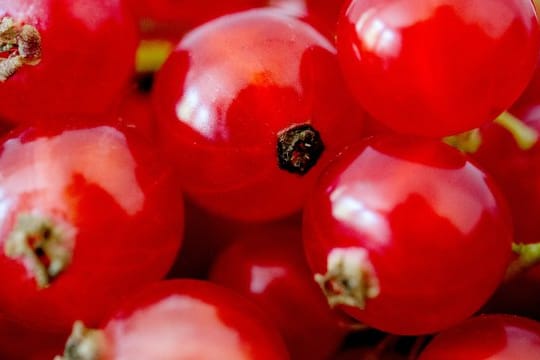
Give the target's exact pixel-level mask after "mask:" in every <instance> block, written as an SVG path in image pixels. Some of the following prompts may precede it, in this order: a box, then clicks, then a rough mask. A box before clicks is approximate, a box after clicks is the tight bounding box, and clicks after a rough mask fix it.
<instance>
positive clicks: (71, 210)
mask: <svg viewBox="0 0 540 360" xmlns="http://www.w3.org/2000/svg"><path fill="white" fill-rule="evenodd" d="M134 135H135V134H131V133H129V132H128V131H121V130H120V129H119V128H114V127H111V126H106V125H103V126H95V127H85V126H82V125H81V126H80V127H78V128H71V129H69V130H52V129H47V130H43V129H37V128H30V129H26V130H23V131H20V132H19V133H16V134H13V135H10V136H9V137H7V138H5V139H4V140H3V141H2V143H1V146H2V147H1V151H0V173H1V174H2V175H1V177H0V195H1V196H0V209H1V212H0V282H1V283H2V287H1V289H0V312H3V313H4V314H5V315H6V316H7V317H9V318H12V319H16V320H18V321H20V322H22V323H23V324H26V326H28V327H30V328H36V329H42V330H43V331H62V330H66V329H69V328H71V325H72V324H73V321H75V320H76V319H83V320H84V321H85V322H86V323H88V324H91V325H96V324H98V323H99V322H100V321H101V319H102V317H103V316H104V315H105V314H107V311H108V309H109V308H110V307H111V306H114V304H115V302H116V301H118V300H119V299H120V298H121V297H122V296H125V295H126V294H128V293H130V292H132V291H134V290H136V289H137V288H139V287H141V286H143V285H144V284H145V283H148V282H150V281H155V280H157V279H160V278H161V277H162V276H164V275H165V273H166V272H167V270H168V269H169V267H170V266H171V264H172V262H173V260H174V258H175V255H176V252H177V250H178V248H179V245H180V242H181V237H182V228H183V202H182V197H181V194H180V193H179V191H178V190H177V184H176V180H175V179H176V176H175V175H174V173H173V172H172V171H171V169H170V168H169V167H168V166H167V165H165V164H164V163H163V162H161V161H160V158H159V153H158V152H157V151H156V150H155V149H153V148H151V147H150V146H148V145H147V144H146V143H144V142H142V141H140V140H139V139H138V138H137V137H135V136H134Z"/></svg>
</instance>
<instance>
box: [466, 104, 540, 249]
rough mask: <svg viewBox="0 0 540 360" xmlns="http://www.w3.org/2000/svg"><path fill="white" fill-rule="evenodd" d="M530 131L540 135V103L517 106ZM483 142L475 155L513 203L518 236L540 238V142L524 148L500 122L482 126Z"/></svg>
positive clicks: (528, 240)
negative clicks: (539, 222) (539, 223)
mask: <svg viewBox="0 0 540 360" xmlns="http://www.w3.org/2000/svg"><path fill="white" fill-rule="evenodd" d="M513 112H514V115H515V116H517V117H518V118H519V119H520V120H521V121H522V122H523V123H524V124H525V125H526V126H528V127H529V131H531V132H532V133H535V134H536V136H539V135H540V104H539V103H536V104H531V105H529V106H526V107H522V108H521V109H515V110H514V111H513ZM480 136H481V141H482V142H481V145H480V147H479V148H478V150H477V151H476V152H474V153H473V154H472V156H473V157H474V159H475V160H476V161H477V162H478V164H479V165H480V166H482V168H484V169H485V170H486V171H487V172H488V173H489V174H491V175H492V177H493V178H494V179H495V181H496V182H497V184H498V185H499V188H500V189H501V190H502V192H503V193H504V195H505V198H506V199H507V200H508V204H509V205H510V210H511V214H512V221H513V224H514V237H515V241H516V242H518V243H535V242H538V241H540V226H539V225H538V217H539V216H540V187H539V186H538V184H539V183H540V167H539V166H538V164H539V163H540V143H539V142H538V140H537V141H536V143H534V144H532V146H530V147H527V148H522V147H520V145H519V144H518V143H517V142H516V139H515V138H514V136H513V135H512V134H511V133H510V131H508V130H507V129H505V128H504V127H502V126H500V125H499V124H498V123H492V124H488V125H486V126H484V127H482V128H481V129H480Z"/></svg>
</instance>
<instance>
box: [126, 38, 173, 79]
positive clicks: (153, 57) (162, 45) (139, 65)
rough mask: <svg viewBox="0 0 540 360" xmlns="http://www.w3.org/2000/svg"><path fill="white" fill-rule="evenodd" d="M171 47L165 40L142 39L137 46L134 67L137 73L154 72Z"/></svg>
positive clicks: (159, 66)
mask: <svg viewBox="0 0 540 360" xmlns="http://www.w3.org/2000/svg"><path fill="white" fill-rule="evenodd" d="M172 50H173V47H172V44H171V43H170V42H169V41H166V40H142V41H141V42H140V43H139V47H138V48H137V54H136V60H135V68H136V70H137V73H139V74H140V73H154V72H156V71H158V70H159V68H161V66H162V65H163V63H164V62H165V60H166V59H167V57H168V56H169V54H170V53H171V52H172Z"/></svg>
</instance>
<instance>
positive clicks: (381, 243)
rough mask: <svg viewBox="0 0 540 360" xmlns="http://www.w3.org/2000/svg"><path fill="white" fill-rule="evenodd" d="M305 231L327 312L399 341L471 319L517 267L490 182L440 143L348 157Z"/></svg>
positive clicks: (397, 141) (376, 143)
mask: <svg viewBox="0 0 540 360" xmlns="http://www.w3.org/2000/svg"><path fill="white" fill-rule="evenodd" d="M303 229H304V244H305V248H306V254H307V256H308V260H309V262H310V265H311V267H312V270H313V272H314V273H315V274H317V275H316V278H317V279H318V281H319V283H320V284H321V285H322V286H323V288H324V289H325V292H326V293H327V295H328V297H329V301H330V303H331V304H334V305H335V306H340V307H341V308H343V310H345V311H346V312H347V313H349V314H350V315H352V316H354V317H356V318H357V319H359V320H360V321H361V322H363V323H365V324H367V325H370V326H372V327H374V328H376V329H379V330H382V331H386V332H390V333H395V334H401V335H418V334H426V333H431V332H435V331H438V330H441V329H444V328H446V327H448V326H452V325H454V324H456V323H458V322H460V321H462V320H463V319H465V318H467V317H468V316H470V315H471V314H472V313H474V312H475V311H477V310H478V309H479V308H480V307H481V306H482V304H483V303H484V302H485V301H486V300H487V299H488V297H489V296H490V295H491V294H492V293H493V292H494V290H495V288H496V287H497V286H498V284H499V283H500V281H501V280H502V278H503V276H504V273H505V271H506V267H507V265H508V262H509V259H510V257H511V239H512V237H511V226H510V220H509V216H508V212H507V209H506V207H505V203H504V200H503V198H502V196H501V195H500V193H499V191H498V190H497V189H496V188H495V186H494V184H493V182H492V180H491V179H490V178H489V177H488V176H487V175H486V174H485V173H484V172H483V171H481V170H480V169H479V168H477V167H476V166H475V165H474V164H472V163H471V162H470V161H469V160H468V159H467V158H466V157H465V156H464V155H462V154H461V153H460V152H459V151H457V150H455V149H453V148H451V147H449V146H447V145H445V144H443V143H441V142H439V141H435V140H433V141H431V140H422V139H419V138H418V139H417V138H402V137H373V138H371V139H368V140H366V141H364V142H362V143H360V144H358V145H357V146H354V147H351V148H349V149H348V150H347V151H346V152H344V153H343V155H342V156H341V157H339V158H338V159H337V160H336V161H335V162H334V163H333V164H332V166H330V167H329V168H328V170H327V171H326V172H325V173H324V174H323V175H322V177H321V178H320V181H319V183H318V185H317V187H316V188H315V190H314V191H313V193H312V194H311V197H310V199H309V201H308V203H307V204H306V208H305V213H304V227H303ZM480 264H481V265H480ZM323 274H324V275H323ZM339 295H345V296H347V298H346V299H341V298H340V296H339ZM346 300H353V301H352V302H347V301H346Z"/></svg>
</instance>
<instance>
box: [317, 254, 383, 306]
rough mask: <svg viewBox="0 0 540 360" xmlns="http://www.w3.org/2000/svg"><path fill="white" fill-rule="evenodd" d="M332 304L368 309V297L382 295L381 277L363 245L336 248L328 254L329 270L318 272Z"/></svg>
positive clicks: (318, 276)
mask: <svg viewBox="0 0 540 360" xmlns="http://www.w3.org/2000/svg"><path fill="white" fill-rule="evenodd" d="M315 281H316V282H317V283H318V284H319V286H320V287H321V289H322V291H323V292H324V294H325V295H326V297H327V299H328V304H329V305H330V306H332V307H334V306H336V305H348V306H353V307H357V308H359V309H364V307H365V306H366V300H367V299H373V298H375V297H377V296H378V295H379V292H380V288H379V280H378V279H377V276H376V275H375V270H374V269H373V265H372V264H371V262H370V260H369V257H368V254H367V252H366V251H365V250H364V249H362V248H355V247H351V248H335V249H333V250H332V251H331V252H330V254H329V255H328V259H327V273H326V274H324V275H322V274H316V275H315Z"/></svg>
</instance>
